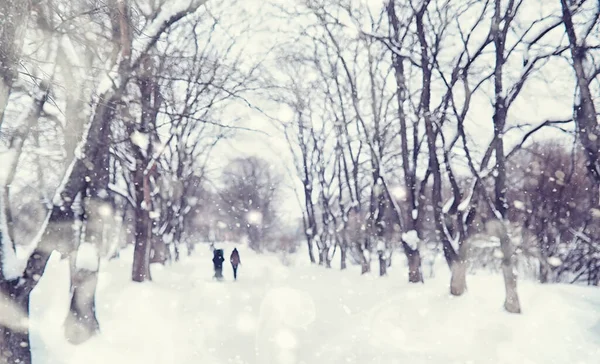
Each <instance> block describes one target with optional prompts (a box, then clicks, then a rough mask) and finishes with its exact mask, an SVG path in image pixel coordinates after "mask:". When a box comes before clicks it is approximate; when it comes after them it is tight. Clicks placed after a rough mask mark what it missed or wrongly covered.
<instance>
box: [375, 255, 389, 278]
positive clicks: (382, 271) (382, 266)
mask: <svg viewBox="0 0 600 364" xmlns="http://www.w3.org/2000/svg"><path fill="white" fill-rule="evenodd" d="M377 255H378V256H379V276H380V277H383V276H385V275H386V274H387V261H386V259H385V252H384V251H383V250H378V251H377Z"/></svg>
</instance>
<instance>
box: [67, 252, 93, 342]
mask: <svg viewBox="0 0 600 364" xmlns="http://www.w3.org/2000/svg"><path fill="white" fill-rule="evenodd" d="M84 244H85V243H84ZM97 284H98V270H97V269H96V270H88V269H81V268H80V269H77V270H76V271H75V273H74V274H72V275H71V286H72V288H71V306H70V307H69V313H68V315H67V318H66V319H65V324H64V327H65V337H66V339H67V341H69V342H70V343H71V344H76V345H77V344H81V343H83V342H85V341H87V340H88V339H90V338H91V337H92V336H94V335H96V334H97V333H98V332H99V331H100V324H99V323H98V319H97V318H96V303H95V294H96V286H97Z"/></svg>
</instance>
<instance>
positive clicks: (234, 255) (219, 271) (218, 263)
mask: <svg viewBox="0 0 600 364" xmlns="http://www.w3.org/2000/svg"><path fill="white" fill-rule="evenodd" d="M212 261H213V265H214V268H215V278H216V279H219V280H221V279H223V261H225V258H224V257H223V249H215V250H214V251H213V259H212ZM229 262H230V263H231V267H232V268H233V279H235V280H236V281H237V269H238V266H239V265H240V264H241V263H242V262H241V260H240V253H239V252H238V250H237V248H234V249H233V251H232V252H231V256H230V257H229Z"/></svg>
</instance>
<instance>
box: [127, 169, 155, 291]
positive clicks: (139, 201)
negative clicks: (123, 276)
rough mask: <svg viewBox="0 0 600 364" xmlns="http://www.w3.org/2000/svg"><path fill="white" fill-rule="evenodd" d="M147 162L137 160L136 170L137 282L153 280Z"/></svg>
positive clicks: (133, 274)
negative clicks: (145, 173) (146, 174)
mask: <svg viewBox="0 0 600 364" xmlns="http://www.w3.org/2000/svg"><path fill="white" fill-rule="evenodd" d="M145 166H146V164H145V163H144V161H143V160H140V159H138V160H137V166H136V170H135V172H134V184H135V186H136V193H135V195H136V196H135V197H136V206H135V247H134V251H133V269H132V277H131V279H132V280H133V281H135V282H143V281H145V280H151V276H150V238H151V234H152V231H151V229H152V226H151V222H150V216H149V211H148V208H149V206H146V203H145V199H144V196H145V192H144V190H145V187H146V181H145V178H144V177H145V176H144V169H145Z"/></svg>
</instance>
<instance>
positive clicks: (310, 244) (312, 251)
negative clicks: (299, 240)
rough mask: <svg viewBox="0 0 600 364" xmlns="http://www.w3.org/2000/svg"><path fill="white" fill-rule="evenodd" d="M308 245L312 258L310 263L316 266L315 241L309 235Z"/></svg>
mask: <svg viewBox="0 0 600 364" xmlns="http://www.w3.org/2000/svg"><path fill="white" fill-rule="evenodd" d="M306 245H307V246H308V257H309V258H310V262H311V263H313V264H315V263H316V260H315V253H314V247H313V239H312V237H311V236H309V234H307V236H306Z"/></svg>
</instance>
